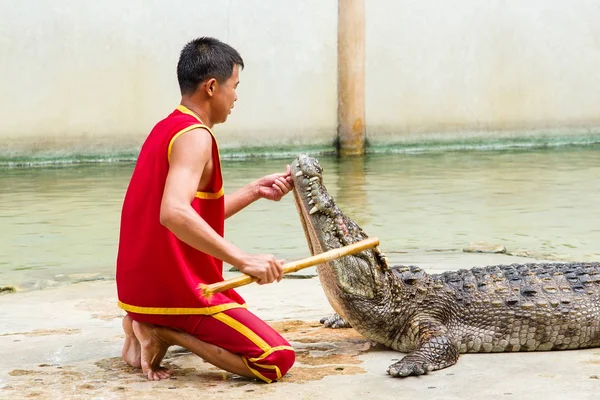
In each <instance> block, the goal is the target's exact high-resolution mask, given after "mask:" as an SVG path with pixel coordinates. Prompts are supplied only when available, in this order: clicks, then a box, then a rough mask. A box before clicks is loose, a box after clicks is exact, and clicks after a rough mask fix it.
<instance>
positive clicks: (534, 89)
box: [0, 0, 600, 154]
mask: <svg viewBox="0 0 600 400" xmlns="http://www.w3.org/2000/svg"><path fill="white" fill-rule="evenodd" d="M366 21H367V28H366V29H367V32H366V35H367V61H366V68H367V91H366V96H367V100H366V122H367V131H368V136H369V139H370V140H371V141H372V142H385V141H398V140H403V139H405V138H407V137H413V136H414V135H417V136H418V135H425V136H427V135H428V134H431V135H430V136H433V135H439V134H441V135H442V136H443V135H451V134H453V133H454V134H456V132H462V133H461V134H466V133H467V132H471V133H472V134H473V133H474V134H481V133H482V132H483V134H484V135H490V133H489V132H490V131H495V130H511V131H517V132H519V131H521V132H522V131H529V130H536V129H542V130H544V129H546V130H547V129H559V130H562V131H569V130H573V129H574V128H593V127H597V126H600V101H599V100H600V73H599V72H598V71H599V66H600V2H598V1H595V0H554V1H549V0H527V1H522V0H462V1H459V0H448V1H442V0H414V1H413V0H403V1H400V0H366ZM336 24H337V0H326V1H325V0H297V1H293V2H291V1H279V0H220V1H216V0H214V1H210V0H172V1H159V0H153V1H150V0H129V1H126V2H125V1H118V0H103V1H71V0H54V1H51V2H50V1H49V2H44V1H41V0H39V1H33V0H29V1H27V0H26V1H21V2H18V1H15V0H0V60H1V62H0V93H1V94H2V95H1V96H0V139H1V140H0V153H4V154H6V153H11V152H12V153H15V154H17V153H20V152H23V151H25V152H26V151H32V150H34V151H35V150H47V149H62V150H64V151H67V152H68V151H77V150H78V149H81V148H87V149H92V150H93V149H94V148H96V147H97V148H98V149H103V150H106V149H115V150H118V149H121V148H124V147H128V146H129V147H132V146H133V147H135V146H137V145H139V143H140V141H141V140H142V139H143V137H144V136H145V135H146V134H147V132H148V130H149V129H150V128H151V127H152V125H153V124H154V123H155V122H156V120H158V119H159V118H161V117H162V116H164V115H165V114H166V113H168V112H170V111H171V110H172V109H173V108H174V106H175V105H176V104H177V102H178V100H179V93H178V88H177V80H176V76H175V65H176V62H177V58H178V55H179V51H180V49H181V47H182V46H183V45H184V44H185V43H186V41H188V40H189V39H192V38H194V37H197V36H202V35H208V36H215V37H218V38H220V39H221V40H224V41H227V42H228V43H230V44H231V45H233V46H234V47H236V48H237V49H238V50H239V51H240V53H241V54H242V56H243V57H244V60H245V62H246V65H247V67H246V69H245V70H244V71H243V72H242V76H241V80H242V82H241V85H240V87H239V92H238V94H239V100H238V103H237V104H236V108H235V110H234V112H233V114H232V115H231V117H230V120H229V121H228V122H227V124H225V125H223V126H218V127H217V128H216V132H217V135H218V137H219V140H220V143H221V145H222V146H223V147H236V146H255V145H265V146H269V145H290V144H306V143H312V144H328V143H331V142H332V141H333V139H334V136H335V129H336V124H337V121H336V84H337V82H336V45H337V44H336V42H337V34H336Z"/></svg>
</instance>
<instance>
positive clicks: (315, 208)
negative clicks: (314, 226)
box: [308, 206, 319, 215]
mask: <svg viewBox="0 0 600 400" xmlns="http://www.w3.org/2000/svg"><path fill="white" fill-rule="evenodd" d="M317 211H319V209H318V208H317V206H314V207H313V208H311V209H310V211H309V212H308V213H309V214H310V215H312V214H314V213H316V212H317Z"/></svg>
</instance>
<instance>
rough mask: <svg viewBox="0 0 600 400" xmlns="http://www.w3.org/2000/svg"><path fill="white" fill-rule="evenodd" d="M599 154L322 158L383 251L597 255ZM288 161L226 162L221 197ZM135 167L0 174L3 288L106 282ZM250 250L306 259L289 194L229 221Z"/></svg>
mask: <svg viewBox="0 0 600 400" xmlns="http://www.w3.org/2000/svg"><path fill="white" fill-rule="evenodd" d="M599 160H600V147H599V146H586V147H574V148H563V149H548V150H536V151H531V150H530V151H503V152H492V151H489V152H486V151H473V152H448V153H432V154H379V155H369V156H367V157H365V158H351V159H343V160H338V159H336V158H334V157H321V158H320V162H321V164H322V165H323V166H324V169H325V173H324V179H325V184H326V186H327V187H328V189H329V191H330V193H331V194H332V195H333V196H334V197H335V198H336V200H337V202H338V205H339V206H340V208H341V209H342V210H343V211H344V212H345V213H346V214H347V215H349V216H351V217H352V218H353V219H354V220H355V221H356V222H358V223H359V224H360V225H361V226H362V228H363V229H364V230H365V231H366V232H367V233H368V234H369V235H371V236H378V237H379V238H380V239H381V243H382V244H381V248H382V250H384V251H387V252H394V251H412V250H425V251H426V250H435V249H462V248H463V247H465V246H466V245H467V244H469V243H470V242H473V241H487V242H494V243H502V244H504V245H505V246H506V247H507V248H508V249H509V250H516V249H527V250H530V251H533V252H538V253H555V254H559V255H562V256H565V257H568V258H572V259H579V260H586V261H590V260H599V259H600V225H599V223H598V222H599V221H600V206H599V204H600V179H599V177H600V161H599ZM291 161H292V160H291V159H290V160H281V159H258V160H257V159H254V160H246V161H226V162H224V163H223V173H224V176H225V183H226V185H225V191H226V193H227V192H231V191H233V190H235V189H237V188H239V187H241V186H242V185H243V184H245V183H246V182H248V181H249V180H251V179H254V178H258V177H260V176H262V175H264V174H266V173H271V172H276V171H279V170H283V168H284V167H285V164H286V162H291ZM132 169H133V164H97V165H81V166H70V167H45V168H22V169H10V168H8V169H2V170H0V204H1V207H0V286H4V285H15V286H18V287H20V288H23V289H36V288H44V287H47V286H53V285H59V284H65V283H73V282H78V281H82V280H88V279H113V278H114V265H115V258H116V249H117V241H118V233H119V232H118V229H119V213H120V207H121V203H122V199H123V195H124V193H125V190H126V187H127V183H128V180H129V177H130V175H131V172H132ZM226 237H227V238H228V239H229V240H231V241H232V242H234V243H235V244H237V245H238V246H240V247H241V248H243V249H245V250H246V251H248V252H261V253H264V252H269V253H274V254H276V255H278V256H280V257H282V258H285V259H287V260H293V259H297V258H301V257H304V256H307V255H308V247H307V244H306V240H305V238H304V233H303V231H302V228H301V226H300V222H299V219H298V215H297V214H296V209H295V206H294V203H293V199H292V196H287V197H286V198H284V199H283V200H282V201H281V202H278V203H274V202H268V201H265V200H263V201H259V202H257V203H254V204H253V205H251V206H250V207H248V208H247V209H246V210H244V211H242V212H241V213H240V214H238V215H235V216H233V217H232V218H230V219H229V220H227V223H226Z"/></svg>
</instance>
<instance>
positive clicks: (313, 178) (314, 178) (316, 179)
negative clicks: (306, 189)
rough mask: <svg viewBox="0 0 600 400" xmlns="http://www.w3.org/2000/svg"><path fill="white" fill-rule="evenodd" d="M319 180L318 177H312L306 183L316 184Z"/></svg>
mask: <svg viewBox="0 0 600 400" xmlns="http://www.w3.org/2000/svg"><path fill="white" fill-rule="evenodd" d="M318 180H319V177H318V176H313V177H312V178H310V179H309V180H308V181H309V182H317V181H318Z"/></svg>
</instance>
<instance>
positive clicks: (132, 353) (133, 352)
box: [121, 315, 142, 368]
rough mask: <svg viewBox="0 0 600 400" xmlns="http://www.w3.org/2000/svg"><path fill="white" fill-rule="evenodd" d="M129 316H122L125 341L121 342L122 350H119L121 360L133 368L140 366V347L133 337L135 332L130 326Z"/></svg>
mask: <svg viewBox="0 0 600 400" xmlns="http://www.w3.org/2000/svg"><path fill="white" fill-rule="evenodd" d="M132 322H133V321H132V320H131V317H129V315H126V316H125V317H123V331H124V332H125V343H123V350H122V351H121V355H122V356H123V361H125V362H126V363H127V364H128V365H131V366H132V367H134V368H141V366H142V362H141V354H142V350H141V348H140V342H139V341H138V340H137V338H136V337H135V333H134V332H133V327H132V326H131V323H132Z"/></svg>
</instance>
